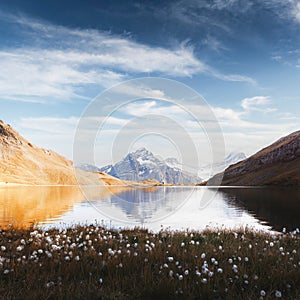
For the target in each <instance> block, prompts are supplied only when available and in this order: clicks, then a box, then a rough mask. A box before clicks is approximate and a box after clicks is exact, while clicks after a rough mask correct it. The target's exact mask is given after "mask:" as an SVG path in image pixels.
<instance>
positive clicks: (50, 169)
mask: <svg viewBox="0 0 300 300" xmlns="http://www.w3.org/2000/svg"><path fill="white" fill-rule="evenodd" d="M76 175H77V178H76V176H75V171H74V168H73V163H72V161H70V160H68V159H66V158H65V157H63V156H61V155H59V154H57V153H56V152H54V151H51V150H47V149H43V148H39V147H36V146H35V145H33V144H31V143H30V142H29V141H28V140H26V139H25V138H24V137H22V136H21V135H20V134H19V133H18V132H17V131H16V130H14V129H13V128H12V127H11V126H10V125H8V124H5V123H3V122H2V121H0V183H2V184H6V183H15V184H45V185H54V184H59V185H61V184H62V185H76V184H77V179H78V180H79V182H80V184H93V185H95V184H96V185H98V184H100V185H103V184H104V185H105V184H106V182H105V181H104V179H105V178H106V176H105V174H102V175H101V176H99V174H97V173H90V172H85V171H82V170H78V169H76ZM100 177H101V178H100ZM102 179H103V180H102ZM106 181H108V182H109V181H114V184H117V183H119V184H122V182H121V181H120V180H118V179H116V178H115V179H114V180H112V179H111V178H107V180H106Z"/></svg>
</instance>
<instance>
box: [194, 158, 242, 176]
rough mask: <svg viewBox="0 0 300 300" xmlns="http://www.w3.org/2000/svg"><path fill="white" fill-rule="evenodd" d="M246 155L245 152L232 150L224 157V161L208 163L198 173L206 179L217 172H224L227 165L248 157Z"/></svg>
mask: <svg viewBox="0 0 300 300" xmlns="http://www.w3.org/2000/svg"><path fill="white" fill-rule="evenodd" d="M246 158H247V157H246V155H245V153H243V152H230V153H229V154H228V155H227V156H226V157H225V159H224V161H221V162H216V163H214V164H208V165H205V166H203V167H201V168H200V170H199V172H198V175H199V176H200V177H201V178H203V179H204V180H208V179H209V178H210V177H212V176H214V175H216V174H217V173H220V172H223V171H224V170H225V169H226V168H227V167H229V166H230V165H233V164H235V163H237V162H240V161H242V160H244V159H246Z"/></svg>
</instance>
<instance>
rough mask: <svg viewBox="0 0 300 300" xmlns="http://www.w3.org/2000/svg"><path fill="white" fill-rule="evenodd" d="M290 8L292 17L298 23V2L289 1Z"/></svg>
mask: <svg viewBox="0 0 300 300" xmlns="http://www.w3.org/2000/svg"><path fill="white" fill-rule="evenodd" d="M289 1H290V3H291V6H292V16H293V17H294V18H295V20H296V21H297V22H299V23H300V2H299V0H289Z"/></svg>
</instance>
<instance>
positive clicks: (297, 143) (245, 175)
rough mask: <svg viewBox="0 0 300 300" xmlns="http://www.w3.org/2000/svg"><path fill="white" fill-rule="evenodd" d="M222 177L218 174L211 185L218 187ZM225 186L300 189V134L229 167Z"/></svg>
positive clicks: (209, 182) (224, 178) (297, 133)
mask: <svg viewBox="0 0 300 300" xmlns="http://www.w3.org/2000/svg"><path fill="white" fill-rule="evenodd" d="M220 176H221V174H217V175H215V176H214V177H212V178H211V179H209V180H208V183H207V184H208V185H215V184H216V183H217V182H218V181H219V179H220ZM222 185H238V186H239V185H247V186H250V185H254V186H255V185H282V186H300V131H296V132H294V133H291V134H290V135H288V136H286V137H283V138H281V139H279V140H278V141H276V142H275V143H273V144H271V145H270V146H268V147H266V148H264V149H262V150H260V151H259V152H257V153H256V154H254V155H252V156H251V157H249V158H247V159H245V160H243V161H241V162H238V163H236V164H234V165H231V166H230V167H228V168H227V169H226V170H225V172H224V177H223V179H222Z"/></svg>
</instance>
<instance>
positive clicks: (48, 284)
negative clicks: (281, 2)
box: [46, 281, 55, 288]
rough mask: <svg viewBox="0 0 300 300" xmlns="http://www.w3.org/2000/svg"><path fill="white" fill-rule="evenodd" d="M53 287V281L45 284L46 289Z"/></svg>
mask: <svg viewBox="0 0 300 300" xmlns="http://www.w3.org/2000/svg"><path fill="white" fill-rule="evenodd" d="M54 285H55V283H54V282H53V281H49V282H47V284H46V287H47V288H50V287H52V286H54Z"/></svg>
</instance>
